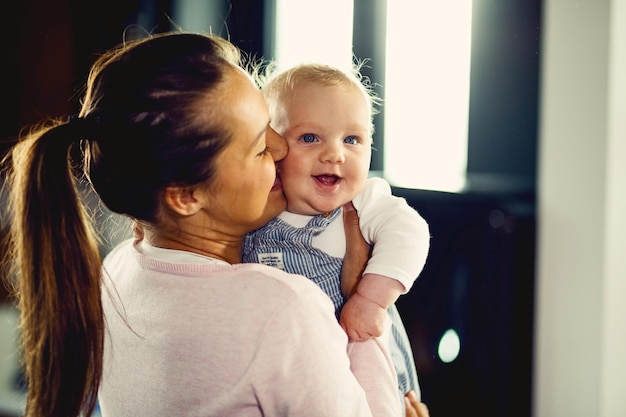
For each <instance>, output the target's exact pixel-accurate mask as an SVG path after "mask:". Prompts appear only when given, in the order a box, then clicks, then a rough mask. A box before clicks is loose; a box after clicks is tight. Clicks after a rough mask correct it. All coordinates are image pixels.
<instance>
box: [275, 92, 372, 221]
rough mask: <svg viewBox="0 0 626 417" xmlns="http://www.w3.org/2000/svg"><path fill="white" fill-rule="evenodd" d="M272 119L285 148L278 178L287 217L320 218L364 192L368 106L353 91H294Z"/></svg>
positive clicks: (360, 94)
mask: <svg viewBox="0 0 626 417" xmlns="http://www.w3.org/2000/svg"><path fill="white" fill-rule="evenodd" d="M275 109H276V114H274V115H271V117H272V126H273V127H274V129H276V131H277V132H278V133H280V134H281V135H282V136H283V137H284V138H285V140H286V141H287V144H288V145H289V153H288V154H287V157H286V158H285V159H283V160H282V161H281V162H280V163H279V174H280V178H281V181H282V184H283V190H284V192H285V196H286V197H287V210H288V211H290V212H292V213H298V214H306V215H315V214H323V213H327V212H329V211H332V210H334V209H335V208H337V207H340V206H342V205H344V204H346V203H347V202H349V201H351V200H352V199H353V198H354V196H355V195H356V194H357V193H358V192H359V191H360V190H361V189H362V188H363V185H364V183H365V180H366V179H367V175H368V171H369V165H370V157H371V143H372V138H371V131H370V124H371V106H370V103H369V101H368V99H367V97H366V96H365V93H364V92H363V91H361V90H360V89H359V88H358V87H357V86H352V85H351V86H320V85H316V84H310V85H306V86H303V87H300V88H298V90H297V91H296V93H295V95H294V97H291V98H289V99H287V100H283V102H282V103H279V104H278V106H276V107H275Z"/></svg>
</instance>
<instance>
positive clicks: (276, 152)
mask: <svg viewBox="0 0 626 417" xmlns="http://www.w3.org/2000/svg"><path fill="white" fill-rule="evenodd" d="M265 140H266V143H267V147H268V148H269V149H270V153H271V154H272V158H274V161H276V162H278V161H280V160H281V159H283V158H285V156H287V152H288V151H289V148H288V146H287V141H285V139H284V138H283V137H282V136H281V135H279V134H278V132H276V131H275V130H274V129H272V128H271V127H270V128H269V129H268V130H267V137H266V139H265Z"/></svg>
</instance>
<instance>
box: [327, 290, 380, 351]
mask: <svg viewBox="0 0 626 417" xmlns="http://www.w3.org/2000/svg"><path fill="white" fill-rule="evenodd" d="M385 320H387V310H386V309H384V308H383V307H381V306H379V305H378V304H376V303H375V302H373V301H370V300H368V299H367V298H364V297H363V296H361V295H360V294H359V293H358V292H357V293H355V294H354V295H353V296H352V297H350V298H349V299H348V301H347V302H346V304H345V305H344V306H343V309H342V310H341V317H340V318H339V324H340V325H341V327H343V329H344V330H345V332H346V334H347V335H348V337H349V338H350V340H354V341H358V342H360V341H364V340H367V339H369V338H371V337H378V336H380V335H382V334H383V330H384V324H385Z"/></svg>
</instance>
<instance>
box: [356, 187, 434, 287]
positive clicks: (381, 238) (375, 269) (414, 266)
mask: <svg viewBox="0 0 626 417" xmlns="http://www.w3.org/2000/svg"><path fill="white" fill-rule="evenodd" d="M352 202H353V204H354V207H355V208H356V210H357V212H358V214H359V223H360V226H361V232H362V233H363V237H364V238H365V240H366V241H367V242H368V243H369V244H372V245H374V249H373V251H372V257H371V259H370V260H369V262H368V264H367V268H366V269H365V272H364V273H366V274H367V273H371V274H378V275H384V276H386V277H389V278H394V279H396V280H398V281H400V283H401V284H402V285H404V289H405V291H404V292H405V293H406V292H408V291H409V290H410V289H411V286H412V285H413V283H414V282H415V280H416V279H417V277H418V275H419V274H420V273H421V272H422V269H423V268H424V264H425V263H426V257H427V256H428V250H429V247H430V231H429V228H428V224H427V223H426V220H424V218H423V217H422V216H420V215H419V213H418V212H417V211H416V210H415V209H413V208H412V207H411V206H409V205H408V203H407V202H406V200H405V199H404V198H402V197H397V196H394V195H392V194H391V187H390V186H389V184H388V183H387V182H386V181H385V180H383V179H382V178H370V179H368V180H367V181H366V186H365V188H364V189H363V191H362V192H361V193H359V194H358V195H357V196H356V197H355V198H354V200H353V201H352Z"/></svg>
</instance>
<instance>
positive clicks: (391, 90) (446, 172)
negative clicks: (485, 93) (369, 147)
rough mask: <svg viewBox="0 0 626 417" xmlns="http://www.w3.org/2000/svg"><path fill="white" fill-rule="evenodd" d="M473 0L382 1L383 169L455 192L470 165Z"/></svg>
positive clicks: (393, 176) (404, 183)
mask: <svg viewBox="0 0 626 417" xmlns="http://www.w3.org/2000/svg"><path fill="white" fill-rule="evenodd" d="M471 20H472V2H471V0H437V1H433V0H393V1H389V2H387V41H386V51H387V59H386V69H385V71H386V79H385V82H384V90H385V103H384V108H385V135H384V142H385V154H384V175H385V177H386V178H387V179H388V180H389V181H390V182H391V183H392V184H393V185H397V186H401V187H406V188H422V189H435V190H444V191H459V190H460V189H461V188H463V186H464V184H465V177H466V170H467V127H468V126H467V125H468V117H469V111H468V110H469V81H470V49H471Z"/></svg>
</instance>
